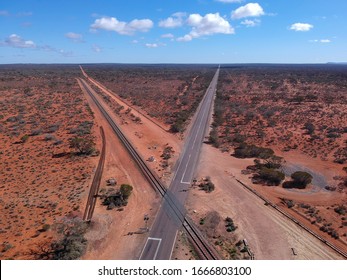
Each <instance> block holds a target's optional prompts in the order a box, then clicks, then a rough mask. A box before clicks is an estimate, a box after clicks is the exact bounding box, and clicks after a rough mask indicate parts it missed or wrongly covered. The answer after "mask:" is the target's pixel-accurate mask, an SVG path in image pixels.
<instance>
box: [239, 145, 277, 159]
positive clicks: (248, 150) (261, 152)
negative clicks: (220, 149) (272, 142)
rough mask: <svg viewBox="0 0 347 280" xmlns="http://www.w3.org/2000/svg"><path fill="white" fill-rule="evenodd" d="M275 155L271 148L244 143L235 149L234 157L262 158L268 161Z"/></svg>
mask: <svg viewBox="0 0 347 280" xmlns="http://www.w3.org/2000/svg"><path fill="white" fill-rule="evenodd" d="M273 155H274V151H273V150H272V149H270V148H263V147H258V146H256V145H248V144H246V143H242V144H241V145H240V146H239V147H237V148H235V153H234V156H235V157H237V158H254V157H256V158H261V159H268V158H270V157H272V156H273Z"/></svg>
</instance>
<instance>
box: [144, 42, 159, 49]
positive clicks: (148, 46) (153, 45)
mask: <svg viewBox="0 0 347 280" xmlns="http://www.w3.org/2000/svg"><path fill="white" fill-rule="evenodd" d="M145 46H146V47H147V48H157V47H159V45H158V44H155V43H154V44H149V43H147V44H145Z"/></svg>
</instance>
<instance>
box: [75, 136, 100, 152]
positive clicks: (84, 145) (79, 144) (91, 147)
mask: <svg viewBox="0 0 347 280" xmlns="http://www.w3.org/2000/svg"><path fill="white" fill-rule="evenodd" d="M69 144H70V148H73V149H76V150H77V152H78V153H79V154H82V155H90V154H92V153H93V152H94V151H95V142H94V140H93V139H92V138H91V137H77V136H75V137H73V138H70V139H69Z"/></svg>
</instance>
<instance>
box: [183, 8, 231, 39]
mask: <svg viewBox="0 0 347 280" xmlns="http://www.w3.org/2000/svg"><path fill="white" fill-rule="evenodd" d="M187 24H188V25H190V26H192V30H191V31H190V32H189V34H186V35H184V36H183V37H179V38H177V41H191V40H192V39H193V38H199V37H201V36H205V35H213V34H234V33H235V31H234V28H233V27H232V26H231V25H230V23H229V22H228V21H227V20H225V19H224V18H223V17H221V16H220V15H219V13H215V14H206V15H205V16H201V15H199V14H191V15H189V17H188V19H187Z"/></svg>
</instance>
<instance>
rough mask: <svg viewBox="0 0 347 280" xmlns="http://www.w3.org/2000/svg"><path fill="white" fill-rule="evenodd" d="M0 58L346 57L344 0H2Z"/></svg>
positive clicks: (254, 60)
mask: <svg viewBox="0 0 347 280" xmlns="http://www.w3.org/2000/svg"><path fill="white" fill-rule="evenodd" d="M0 27H1V28H0V63H1V64H3V63H99V62H100V63H325V62H331V61H333V62H346V61H347V1H346V0H330V1H327V0H259V1H256V0H254V1H252V0H251V1H247V0H189V1H188V0H160V1H159V0H146V1H145V0H126V1H123V0H117V1H114V0H69V1H66V0H59V1H48V0H25V1H23V0H2V1H1V2H0Z"/></svg>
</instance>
